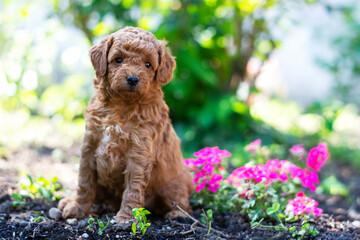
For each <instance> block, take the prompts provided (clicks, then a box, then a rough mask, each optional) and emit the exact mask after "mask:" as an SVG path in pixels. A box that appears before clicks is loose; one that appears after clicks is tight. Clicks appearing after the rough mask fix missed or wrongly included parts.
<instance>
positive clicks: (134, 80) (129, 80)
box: [126, 76, 139, 87]
mask: <svg viewBox="0 0 360 240" xmlns="http://www.w3.org/2000/svg"><path fill="white" fill-rule="evenodd" d="M126 81H127V83H128V84H129V85H130V86H132V87H134V86H136V85H137V84H138V82H139V78H138V77H137V76H128V77H127V78H126Z"/></svg>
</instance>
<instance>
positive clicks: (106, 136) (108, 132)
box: [96, 124, 133, 158]
mask: <svg viewBox="0 0 360 240" xmlns="http://www.w3.org/2000/svg"><path fill="white" fill-rule="evenodd" d="M125 129H126V128H124V125H120V124H115V125H108V126H105V127H104V129H103V133H102V139H101V140H100V142H99V145H98V148H97V151H96V155H97V157H99V158H108V157H112V158H113V157H116V156H115V155H117V157H120V156H122V155H124V154H125V153H126V150H127V149H128V148H129V147H130V144H131V141H132V140H131V139H132V138H133V136H132V135H133V134H131V131H129V130H128V129H126V130H125Z"/></svg>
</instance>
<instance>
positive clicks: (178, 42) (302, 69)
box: [0, 0, 360, 185]
mask: <svg viewBox="0 0 360 240" xmlns="http://www.w3.org/2000/svg"><path fill="white" fill-rule="evenodd" d="M125 26H138V27H141V28H144V29H146V30H149V31H151V32H153V33H154V34H155V36H156V37H157V38H158V39H166V40H167V41H168V46H169V47H170V48H171V50H172V53H173V55H174V56H176V62H177V69H176V71H175V76H174V79H173V80H172V81H171V82H170V83H169V84H168V85H167V86H165V87H164V88H163V90H164V92H165V98H166V102H167V104H168V105H169V107H170V109H171V118H172V121H173V124H174V127H175V129H176V132H177V133H178V135H179V137H180V138H181V140H182V149H183V152H184V156H185V157H190V156H191V155H192V153H193V152H194V151H196V150H199V149H200V148H202V147H205V146H219V147H220V148H221V149H227V150H229V151H230V152H232V154H233V158H232V165H233V166H239V165H241V164H244V163H245V162H246V161H247V160H248V159H249V156H250V155H249V154H250V153H248V152H247V151H245V150H244V147H245V146H246V145H247V144H249V143H250V142H251V141H253V140H255V139H258V138H261V139H262V141H263V144H266V145H269V146H270V149H271V151H272V152H273V153H274V155H275V156H276V157H277V158H282V157H286V154H287V149H288V148H289V147H290V146H292V145H294V144H304V146H305V147H307V148H309V147H313V146H315V145H317V143H318V142H319V141H322V142H327V144H328V146H329V149H330V152H331V154H332V155H331V160H330V161H333V162H340V163H342V164H348V165H350V166H351V167H354V168H360V116H359V104H360V84H359V80H360V2H359V1H358V0H296V1H288V0H268V1H265V0H182V1H179V0H173V1H172V0H154V1H140V0H109V1H105V0H72V1H70V0H32V1H26V0H0V102H1V109H0V175H7V176H9V175H10V176H13V177H14V178H16V176H17V175H18V172H19V171H23V172H24V171H30V172H31V171H33V172H35V173H36V175H38V174H45V175H46V174H50V175H51V174H52V175H61V174H63V175H64V176H66V177H65V178H62V179H63V180H64V181H67V182H68V183H69V184H71V183H72V184H73V185H74V184H75V179H76V174H71V173H75V172H76V169H77V165H76V164H78V162H79V146H80V144H81V140H82V135H83V133H84V130H85V126H84V118H83V112H84V109H85V107H86V105H87V102H88V100H89V99H90V97H91V96H92V94H93V92H94V90H93V87H92V78H93V77H94V76H95V74H94V71H93V69H92V67H91V64H90V60H89V57H88V50H89V47H90V46H91V45H93V44H96V43H98V42H99V41H100V40H102V39H103V38H104V36H106V35H108V34H109V33H112V32H114V31H116V30H118V29H120V28H122V27H125ZM64 166H65V169H64ZM66 166H67V168H66ZM60 178H61V177H60Z"/></svg>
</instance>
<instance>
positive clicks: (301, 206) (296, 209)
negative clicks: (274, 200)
mask: <svg viewBox="0 0 360 240" xmlns="http://www.w3.org/2000/svg"><path fill="white" fill-rule="evenodd" d="M317 206H318V202H317V201H315V200H314V199H311V198H309V197H307V196H305V194H304V193H303V192H299V193H298V194H297V195H296V198H294V199H291V200H289V203H288V204H287V205H286V209H285V212H291V213H293V214H294V215H302V214H303V213H313V214H315V215H316V216H321V214H322V211H323V210H322V209H321V208H318V207H317Z"/></svg>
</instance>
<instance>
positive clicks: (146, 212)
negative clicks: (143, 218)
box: [142, 209, 151, 215]
mask: <svg viewBox="0 0 360 240" xmlns="http://www.w3.org/2000/svg"><path fill="white" fill-rule="evenodd" d="M142 213H143V214H145V215H147V214H151V212H149V211H148V210H146V209H144V210H143V211H142Z"/></svg>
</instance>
